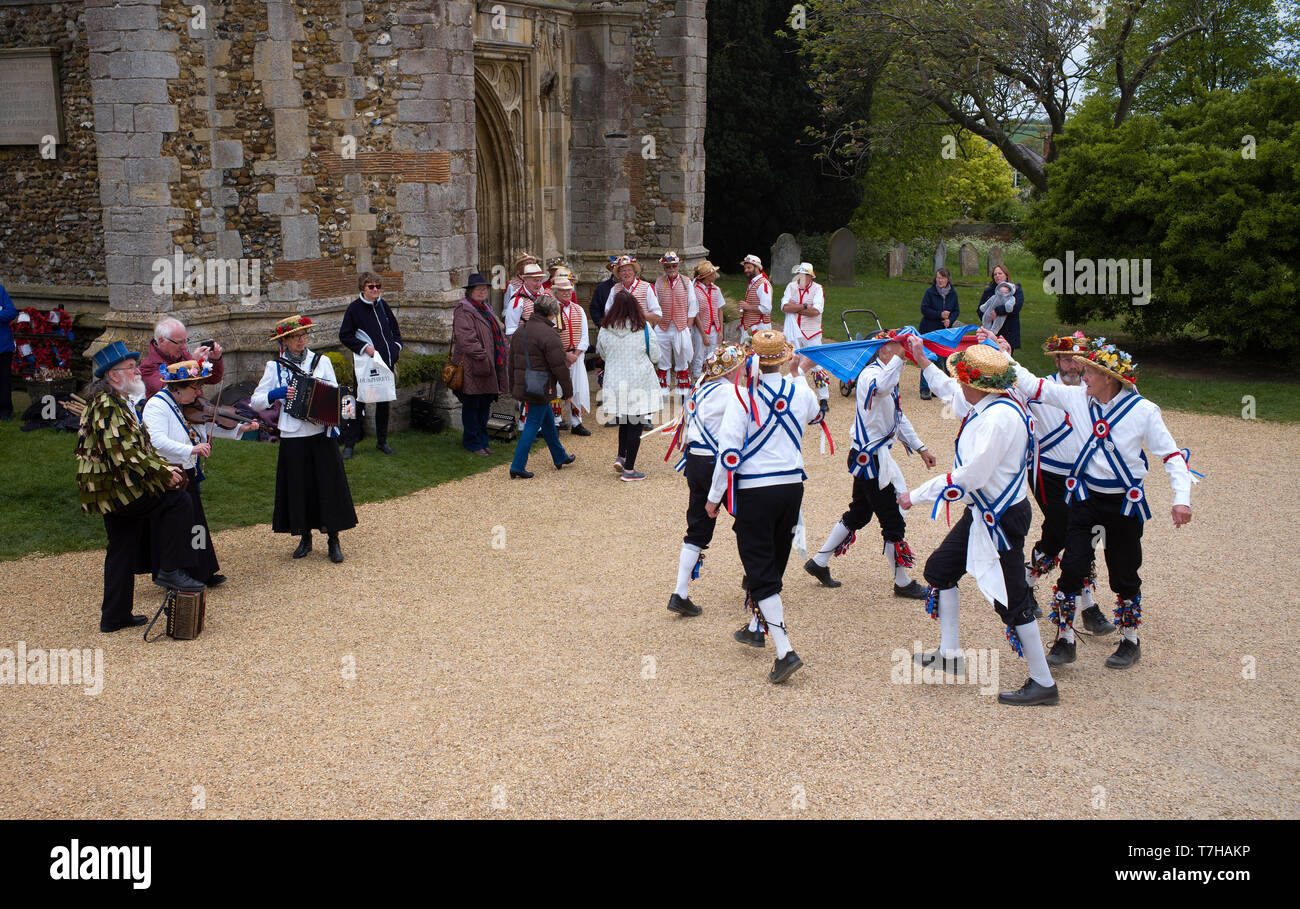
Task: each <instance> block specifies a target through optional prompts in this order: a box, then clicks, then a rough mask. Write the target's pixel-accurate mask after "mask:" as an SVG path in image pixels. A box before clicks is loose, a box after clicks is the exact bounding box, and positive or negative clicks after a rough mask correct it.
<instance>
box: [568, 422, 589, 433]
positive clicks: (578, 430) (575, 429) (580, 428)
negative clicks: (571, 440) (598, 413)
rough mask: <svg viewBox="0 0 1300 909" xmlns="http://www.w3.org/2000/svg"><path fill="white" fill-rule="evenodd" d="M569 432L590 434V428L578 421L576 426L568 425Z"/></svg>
mask: <svg viewBox="0 0 1300 909" xmlns="http://www.w3.org/2000/svg"><path fill="white" fill-rule="evenodd" d="M569 432H571V433H573V434H574V435H575V436H589V435H591V430H590V429H588V428H587V427H585V426H583V425H582V424H581V423H579V424H578V425H577V426H570V427H569Z"/></svg>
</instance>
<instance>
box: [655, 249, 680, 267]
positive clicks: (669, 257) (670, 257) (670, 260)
mask: <svg viewBox="0 0 1300 909" xmlns="http://www.w3.org/2000/svg"><path fill="white" fill-rule="evenodd" d="M659 264H660V265H681V264H682V257H681V256H679V255H677V252H676V251H675V250H671V249H670V250H668V252H666V253H664V254H663V257H662V258H660V260H659Z"/></svg>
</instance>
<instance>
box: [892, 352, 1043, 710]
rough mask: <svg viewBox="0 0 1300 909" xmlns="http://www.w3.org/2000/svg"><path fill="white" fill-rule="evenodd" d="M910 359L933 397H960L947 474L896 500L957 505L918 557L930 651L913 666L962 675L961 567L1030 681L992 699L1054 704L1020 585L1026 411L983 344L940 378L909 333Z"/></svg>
mask: <svg viewBox="0 0 1300 909" xmlns="http://www.w3.org/2000/svg"><path fill="white" fill-rule="evenodd" d="M908 344H909V345H910V347H911V353H912V360H913V362H916V363H925V364H927V365H926V367H925V381H926V383H927V384H928V385H929V386H930V388H931V389H932V390H933V391H934V392H935V394H937V395H938V396H939V397H940V398H953V399H954V400H955V399H956V398H958V397H960V398H962V399H963V401H964V402H965V404H966V405H967V407H966V408H964V409H965V410H966V413H965V416H964V417H963V418H962V422H961V428H960V429H959V430H958V432H957V444H956V449H957V450H956V456H955V458H954V461H953V468H952V471H951V472H950V473H947V474H944V475H942V476H938V477H935V478H934V479H932V480H930V481H929V482H926V483H923V484H921V485H920V486H918V487H917V488H916V489H913V490H912V491H911V492H904V493H903V494H902V495H900V496H899V497H898V505H899V507H900V508H902V509H903V510H904V511H906V510H907V509H909V508H911V507H912V505H913V503H919V502H934V503H935V505H934V509H933V510H932V511H931V513H930V515H931V517H937V516H938V514H939V509H940V506H943V508H944V510H945V512H946V511H947V509H948V508H950V507H951V506H952V505H955V504H965V505H966V506H967V507H966V510H965V511H964V512H963V513H962V516H961V519H960V520H959V521H958V522H957V523H956V524H955V525H953V527H952V529H951V530H950V531H948V535H947V536H946V537H945V538H944V540H943V542H942V543H940V544H939V548H938V549H936V550H935V551H934V552H933V553H931V554H930V558H929V559H928V560H927V561H926V563H925V580H926V581H927V582H928V583H929V585H930V595H929V597H928V598H927V600H926V612H928V613H929V614H930V616H931V618H938V620H939V628H940V635H941V639H940V643H939V649H938V650H935V651H933V652H932V653H918V654H917V655H916V660H917V662H918V663H919V664H920V665H921V666H922V667H928V666H931V665H935V664H937V668H941V669H943V670H944V671H945V672H953V673H957V674H961V673H962V672H963V671H964V665H963V664H964V660H963V658H962V654H961V646H960V644H959V643H958V636H957V614H958V608H959V602H958V601H959V598H958V594H957V582H958V581H959V580H960V579H961V577H962V575H964V574H966V573H967V572H969V573H970V574H971V575H972V576H973V577H974V578H975V582H976V584H978V585H979V589H980V592H981V593H982V594H983V595H984V598H985V599H987V600H988V601H989V602H990V603H992V604H993V608H994V609H995V610H997V613H998V616H999V617H1000V618H1001V619H1002V621H1003V623H1005V625H1006V637H1007V641H1008V642H1009V643H1010V644H1011V647H1012V649H1014V650H1015V651H1016V653H1017V654H1019V655H1021V656H1023V657H1024V658H1025V661H1026V662H1027V663H1028V665H1029V678H1028V679H1027V680H1026V681H1025V684H1024V685H1023V686H1021V688H1020V689H1019V690H1017V691H1004V692H1002V693H1000V694H999V695H998V702H999V703H1002V704H1018V705H1029V704H1055V703H1057V702H1058V701H1059V700H1060V692H1059V690H1058V689H1057V687H1056V681H1055V680H1054V679H1053V678H1052V673H1051V670H1050V669H1049V668H1048V665H1047V654H1046V652H1045V651H1044V649H1043V641H1042V638H1040V637H1039V634H1038V623H1037V622H1036V621H1035V619H1034V605H1033V599H1032V598H1031V597H1030V595H1029V585H1028V584H1027V583H1026V582H1025V567H1024V545H1025V535H1026V534H1027V533H1028V532H1029V526H1030V524H1031V523H1032V520H1033V509H1032V508H1030V506H1029V502H1028V501H1027V494H1026V492H1025V488H1026V485H1027V483H1026V479H1025V472H1026V468H1027V467H1028V464H1029V460H1030V456H1031V453H1032V451H1033V432H1032V430H1031V429H1030V425H1029V424H1030V417H1029V414H1028V412H1027V411H1026V410H1025V408H1024V406H1023V405H1021V404H1020V402H1019V401H1017V400H1016V399H1015V398H1014V397H1012V396H1011V395H1010V390H1011V389H1012V388H1013V387H1014V386H1015V380H1016V372H1015V364H1014V363H1012V361H1011V358H1010V357H1009V356H1008V355H1007V354H1005V353H1003V352H1002V351H1001V350H999V349H998V348H997V347H996V346H993V345H992V344H976V345H974V346H973V347H969V348H967V349H966V350H959V351H957V352H955V353H953V354H951V355H950V356H949V357H948V368H949V371H950V372H951V373H952V376H951V377H949V376H946V375H944V374H943V371H942V370H940V369H939V368H938V367H937V366H935V365H934V364H933V363H930V362H929V360H928V359H927V358H926V356H925V348H924V345H923V344H922V342H921V339H920V337H919V336H917V335H913V336H911V337H909V338H908Z"/></svg>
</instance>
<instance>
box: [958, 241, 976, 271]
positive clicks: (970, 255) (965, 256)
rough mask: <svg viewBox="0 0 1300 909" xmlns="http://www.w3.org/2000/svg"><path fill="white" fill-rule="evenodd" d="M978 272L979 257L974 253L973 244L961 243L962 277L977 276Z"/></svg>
mask: <svg viewBox="0 0 1300 909" xmlns="http://www.w3.org/2000/svg"><path fill="white" fill-rule="evenodd" d="M979 271H980V256H979V253H977V252H975V245H974V244H973V243H969V242H967V243H963V244H962V245H961V273H962V275H977V274H979Z"/></svg>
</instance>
